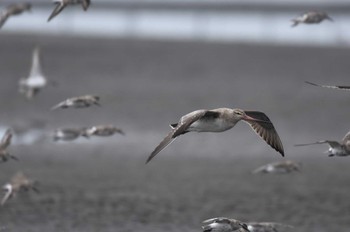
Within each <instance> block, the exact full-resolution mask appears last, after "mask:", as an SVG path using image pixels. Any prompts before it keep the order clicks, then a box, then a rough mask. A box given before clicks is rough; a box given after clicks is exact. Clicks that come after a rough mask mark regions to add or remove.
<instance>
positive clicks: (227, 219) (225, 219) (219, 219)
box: [202, 217, 231, 224]
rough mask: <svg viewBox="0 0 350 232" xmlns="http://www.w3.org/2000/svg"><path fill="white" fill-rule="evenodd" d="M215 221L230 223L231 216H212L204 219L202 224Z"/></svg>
mask: <svg viewBox="0 0 350 232" xmlns="http://www.w3.org/2000/svg"><path fill="white" fill-rule="evenodd" d="M214 222H218V223H227V224H230V222H231V221H230V219H229V218H225V217H216V218H210V219H207V220H204V221H202V224H211V223H214Z"/></svg>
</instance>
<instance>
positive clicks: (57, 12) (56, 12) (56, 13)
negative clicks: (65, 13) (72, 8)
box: [47, 2, 66, 22]
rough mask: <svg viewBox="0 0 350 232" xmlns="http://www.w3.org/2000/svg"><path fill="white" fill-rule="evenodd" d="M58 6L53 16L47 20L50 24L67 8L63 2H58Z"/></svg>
mask: <svg viewBox="0 0 350 232" xmlns="http://www.w3.org/2000/svg"><path fill="white" fill-rule="evenodd" d="M55 4H56V6H55V8H54V9H53V11H52V13H51V15H50V16H49V18H48V19H47V21H48V22H50V20H51V19H53V18H54V17H56V16H57V15H58V14H59V13H61V11H62V10H63V9H64V8H65V7H66V5H65V4H63V3H62V2H56V3H55Z"/></svg>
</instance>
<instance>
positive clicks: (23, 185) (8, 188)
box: [0, 172, 39, 205]
mask: <svg viewBox="0 0 350 232" xmlns="http://www.w3.org/2000/svg"><path fill="white" fill-rule="evenodd" d="M35 184H36V181H33V180H31V179H29V178H28V177H26V176H25V175H24V174H23V173H22V172H18V173H16V174H15V175H14V176H13V177H12V178H11V180H10V182H9V183H7V184H5V185H3V190H5V195H4V197H3V198H2V200H1V203H0V204H1V205H4V204H5V202H6V201H7V200H8V199H9V198H11V197H14V196H15V195H16V194H17V193H18V192H19V191H22V190H25V191H28V190H34V191H35V192H39V191H38V189H37V188H36V187H35Z"/></svg>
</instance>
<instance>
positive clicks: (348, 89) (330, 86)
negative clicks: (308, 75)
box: [305, 81, 350, 91]
mask: <svg viewBox="0 0 350 232" xmlns="http://www.w3.org/2000/svg"><path fill="white" fill-rule="evenodd" d="M305 83H306V84H309V85H313V86H317V87H322V88H330V89H341V90H347V91H350V86H349V85H319V84H315V83H313V82H309V81H305Z"/></svg>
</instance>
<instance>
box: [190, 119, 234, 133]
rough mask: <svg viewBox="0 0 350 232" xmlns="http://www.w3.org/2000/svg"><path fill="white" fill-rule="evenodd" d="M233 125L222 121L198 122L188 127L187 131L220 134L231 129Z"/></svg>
mask: <svg viewBox="0 0 350 232" xmlns="http://www.w3.org/2000/svg"><path fill="white" fill-rule="evenodd" d="M233 126H234V125H232V124H228V123H227V121H225V120H223V119H215V120H198V121H196V122H194V123H192V124H191V125H190V127H189V128H188V130H189V131H196V132H222V131H225V130H228V129H230V128H232V127H233Z"/></svg>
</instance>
